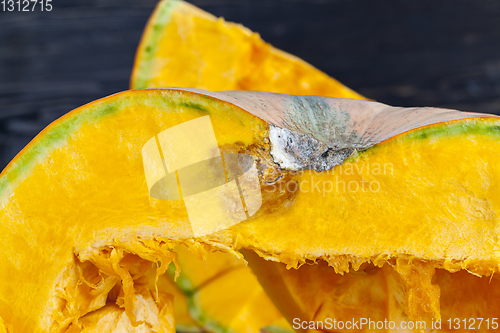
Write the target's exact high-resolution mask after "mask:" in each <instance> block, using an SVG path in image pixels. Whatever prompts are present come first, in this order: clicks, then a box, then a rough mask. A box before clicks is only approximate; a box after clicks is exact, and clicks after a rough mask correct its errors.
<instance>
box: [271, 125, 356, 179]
mask: <svg viewBox="0 0 500 333" xmlns="http://www.w3.org/2000/svg"><path fill="white" fill-rule="evenodd" d="M269 141H270V142H271V156H272V157H273V161H274V162H275V163H276V164H278V165H279V166H280V168H282V169H285V170H293V171H299V170H308V169H314V170H316V171H325V170H329V169H332V168H333V167H334V166H336V165H340V164H342V163H343V162H344V161H345V159H346V158H347V157H349V156H350V155H351V154H352V153H353V152H354V148H340V149H338V148H334V147H329V146H327V145H326V144H324V143H323V142H321V141H319V140H317V139H315V138H313V137H312V136H310V135H307V134H302V133H299V132H295V131H290V130H287V129H285V128H280V127H277V126H275V125H270V129H269Z"/></svg>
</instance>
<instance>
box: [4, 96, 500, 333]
mask: <svg viewBox="0 0 500 333" xmlns="http://www.w3.org/2000/svg"><path fill="white" fill-rule="evenodd" d="M305 100H306V98H304V99H300V98H299V99H298V98H297V97H294V96H288V95H280V94H265V93H260V94H257V93H249V92H233V93H224V94H223V93H211V92H203V91H188V90H179V89H177V90H176V89H151V90H142V91H141V90H137V91H128V92H124V93H121V94H117V95H113V96H110V97H108V98H105V99H102V100H99V101H96V102H93V103H91V104H88V105H86V106H83V107H81V108H79V109H77V110H74V111H72V112H71V113H69V114H67V115H66V116H64V117H63V118H61V119H59V120H58V121H56V122H55V123H53V124H51V125H50V126H49V127H47V128H46V129H45V130H44V131H42V133H41V134H40V135H38V136H37V137H36V138H35V139H34V140H33V141H32V142H31V143H30V144H29V145H28V146H27V147H26V148H25V149H24V150H23V151H22V152H21V153H20V154H19V155H18V156H17V157H16V158H15V159H14V160H13V161H12V162H11V163H10V164H9V166H8V167H7V168H6V169H5V170H4V171H3V173H2V175H1V178H0V189H1V193H0V199H1V200H0V202H1V203H2V210H1V211H0V219H1V221H2V223H1V224H0V228H1V232H2V234H3V235H4V237H3V238H2V242H3V243H2V251H1V252H0V265H1V267H2V268H3V269H2V271H1V273H2V274H1V275H0V316H1V317H2V319H3V320H4V322H5V324H6V327H7V328H8V329H9V330H10V331H13V332H16V331H20V332H24V331H30V332H59V331H64V330H69V331H82V330H84V329H85V327H81V326H82V325H85V324H86V323H87V322H90V324H93V323H95V320H94V319H89V320H88V321H87V319H88V318H89V317H90V316H97V317H98V318H101V317H104V316H110V317H112V316H114V315H116V314H115V313H116V311H121V313H120V318H121V319H122V320H123V321H127V322H126V323H123V324H124V325H125V324H127V325H129V326H134V325H139V326H140V325H146V326H148V327H149V329H150V331H166V332H169V331H173V329H174V324H173V305H172V296H171V295H167V294H164V293H161V292H158V293H157V292H156V290H155V288H154V284H155V283H154V280H153V281H151V280H152V279H149V278H148V274H150V273H151V271H152V270H153V271H156V273H154V274H157V275H161V274H162V273H163V272H164V271H165V270H166V268H167V267H168V265H169V263H170V262H172V261H173V262H175V261H176V256H175V254H174V253H173V252H172V251H171V250H172V249H173V248H174V247H175V246H177V245H179V244H185V245H187V246H188V247H190V248H192V249H196V250H197V251H200V252H206V251H213V250H221V251H224V252H227V253H233V254H235V255H236V256H238V253H237V252H235V250H238V249H248V250H251V251H254V252H255V253H257V254H258V255H260V256H263V257H266V258H268V259H273V260H276V261H279V262H282V263H285V264H287V265H288V266H290V267H298V266H299V265H301V264H305V263H306V262H308V261H311V260H312V261H320V260H324V261H326V262H327V263H328V264H329V265H330V266H333V268H334V269H335V270H336V271H337V272H339V273H342V272H347V271H348V270H349V267H350V265H351V267H352V268H353V269H354V270H356V269H360V268H361V265H362V264H363V263H369V262H373V263H374V264H376V265H382V264H383V263H385V262H389V263H391V261H393V260H396V261H397V262H399V263H400V264H398V265H399V266H397V269H398V270H397V271H398V274H399V275H400V276H402V279H403V280H404V276H405V274H406V273H405V267H407V266H408V265H407V264H408V260H407V258H414V259H415V260H420V261H422V262H424V263H430V265H431V268H430V269H427V268H426V267H422V269H423V271H424V273H425V272H427V273H425V274H420V273H419V269H415V271H416V273H417V274H416V275H415V276H416V277H417V280H418V279H420V278H423V279H424V280H425V281H427V282H429V283H431V280H430V277H431V276H432V274H431V273H432V270H433V269H435V268H439V269H446V270H448V271H452V272H453V271H457V270H459V269H468V270H469V271H472V272H474V273H476V274H479V275H490V274H491V273H493V272H496V270H497V267H498V262H497V259H496V257H495V255H494V254H495V248H496V244H495V243H494V242H491V240H492V239H494V238H495V237H496V236H497V230H496V227H495V224H494V223H492V222H494V221H495V218H496V215H497V209H498V207H500V206H499V202H498V200H499V199H498V198H499V196H498V193H497V192H498V191H499V190H498V188H496V187H495V186H491V184H495V183H496V182H497V179H498V177H499V176H500V170H499V169H498V168H500V167H499V166H498V163H495V162H496V159H497V155H495V154H492V153H491V152H494V151H496V150H497V149H498V148H499V147H498V145H499V140H498V134H499V130H498V129H499V128H500V127H499V123H500V121H499V120H498V118H497V117H487V116H485V115H483V116H480V115H476V114H467V113H459V112H457V113H454V112H451V111H446V112H444V113H442V112H440V110H434V109H427V110H425V109H424V110H418V109H413V110H404V109H398V108H387V107H385V106H383V105H381V104H379V103H373V102H362V101H359V102H358V101H352V100H342V99H327V98H319V97H316V98H315V99H314V100H315V101H316V102H319V101H324V102H325V103H326V104H315V105H318V108H319V107H320V106H321V107H323V108H324V106H325V105H330V106H331V109H330V111H328V114H330V112H333V113H332V114H334V112H335V110H337V111H339V110H340V112H341V113H340V114H351V115H353V116H354V115H356V116H357V119H358V120H359V122H355V123H354V125H353V127H352V128H349V126H346V127H345V131H347V132H348V131H349V130H354V128H355V127H356V126H359V124H360V123H361V124H363V121H362V120H363V118H362V117H360V113H359V112H360V111H363V112H365V114H371V115H373V114H375V113H377V114H379V115H380V116H382V118H380V119H379V118H376V117H375V118H374V119H372V120H370V122H369V123H370V124H373V125H374V127H375V128H379V127H380V126H377V125H376V124H377V121H379V122H380V120H381V119H382V120H384V122H383V123H386V121H385V120H386V118H384V117H383V116H384V115H385V114H387V113H391V115H393V117H392V118H394V119H393V123H392V124H393V125H394V126H391V128H396V129H397V131H400V132H401V134H399V135H397V136H394V137H392V138H390V139H388V140H384V141H383V142H380V143H379V144H375V145H374V146H372V147H371V148H368V149H366V150H363V151H360V152H358V153H357V154H354V155H352V156H351V157H350V158H348V159H347V160H346V161H344V163H343V164H342V165H340V166H338V167H335V168H333V169H330V170H327V171H324V172H309V171H307V170H302V171H296V172H292V171H287V170H283V169H281V168H279V167H278V166H277V164H276V163H273V162H271V161H272V158H270V157H269V153H268V151H269V150H266V149H269V146H270V145H273V143H272V142H273V140H272V138H270V137H269V132H270V131H271V130H270V129H271V127H272V126H277V124H279V122H280V121H282V122H283V123H281V125H283V126H285V125H286V126H290V125H289V124H287V123H286V122H285V120H286V119H289V120H290V118H289V117H296V118H295V120H296V121H295V123H298V119H302V120H304V121H306V120H305V119H304V118H302V117H304V114H301V113H297V108H294V107H293V105H296V106H297V105H304V104H303V103H304V101H305ZM263 102H265V103H263ZM290 103H291V104H290ZM293 103H296V104H293ZM235 104H236V105H238V106H236V105H235ZM285 105H288V106H289V107H290V108H288V109H285V108H284V106H285ZM311 105H313V104H311ZM340 105H341V106H342V107H341V108H340V107H338V108H335V106H340ZM251 106H253V107H251ZM320 110H323V111H325V110H324V109H321V108H320ZM313 111H314V110H313ZM317 111H318V110H317ZM420 111H421V112H422V113H420ZM250 112H252V113H250ZM266 112H268V113H267V116H266ZM325 112H327V111H325ZM207 114H208V115H209V116H210V119H211V122H212V125H213V129H214V132H215V135H216V138H217V142H218V145H219V147H220V149H221V151H223V152H245V153H247V154H253V155H254V156H255V158H256V159H258V160H259V161H260V163H263V166H265V167H266V168H267V169H265V170H267V171H263V173H262V175H267V174H269V172H270V171H273V170H274V171H276V172H280V173H281V174H282V177H281V178H280V180H278V181H277V182H275V183H274V184H273V185H279V182H280V181H282V182H283V185H284V186H286V185H288V184H289V183H291V182H292V181H295V182H296V184H298V185H297V186H299V187H300V185H302V186H303V188H304V189H306V188H307V187H306V186H310V185H307V183H306V181H309V184H310V181H311V177H313V176H315V177H319V179H323V180H331V179H332V175H333V176H339V177H340V180H345V181H358V182H360V178H361V177H364V178H366V179H367V180H368V181H369V180H370V179H372V177H374V176H377V177H378V176H380V177H381V178H380V181H381V188H380V191H375V192H370V193H368V192H363V191H352V190H350V191H342V190H336V192H333V194H334V195H332V196H328V197H323V193H317V192H314V191H309V192H308V191H305V190H303V191H302V192H299V193H291V191H289V192H287V193H285V194H283V193H281V192H280V193H276V192H273V191H270V192H269V191H268V190H269V183H268V182H267V181H266V180H267V178H266V177H261V178H259V180H260V181H261V190H262V195H263V203H262V211H260V212H258V213H257V214H256V215H255V216H254V217H252V218H250V219H249V220H248V221H245V222H242V223H239V224H236V225H234V226H232V227H230V228H227V229H224V230H220V231H218V232H215V233H213V234H209V235H205V236H202V237H193V235H192V231H191V226H190V225H189V220H188V218H187V215H186V211H185V209H184V207H183V205H182V204H181V203H179V202H176V201H164V200H163V201H162V200H156V199H153V198H152V197H151V196H150V195H149V192H148V190H147V189H148V187H147V184H146V179H145V177H144V169H143V162H142V158H141V150H142V148H143V146H144V144H145V143H146V142H147V141H148V140H149V139H150V138H151V137H154V136H155V135H156V134H157V133H159V132H161V131H162V130H164V129H167V128H171V127H172V126H175V125H177V124H180V123H183V122H185V121H188V120H192V119H196V118H200V116H203V115H207ZM410 114H411V115H415V114H416V115H419V114H420V115H422V114H427V116H426V117H423V118H422V119H423V120H422V119H420V118H419V120H418V121H416V122H415V121H412V120H411V119H410V118H411V116H409V115H410ZM256 115H259V117H260V118H259V117H257V116H256ZM277 115H282V116H283V115H288V117H282V118H280V117H278V118H275V116H277ZM405 115H406V116H407V117H405ZM443 115H445V116H446V118H448V119H450V120H449V121H445V122H443V121H437V119H440V120H442V119H443V118H442V117H443ZM306 116H307V115H306ZM263 118H266V119H263ZM377 119H378V120H377ZM402 119H405V120H404V121H401V120H402ZM433 119H434V120H436V123H433V124H431V125H424V126H422V124H423V123H422V121H424V123H427V122H429V121H431V122H432V120H433ZM292 123H294V122H292ZM419 123H420V126H419V125H418V124H419ZM365 124H366V123H365ZM408 124H411V125H410V126H408ZM389 125H390V124H389ZM366 133H368V134H370V135H369V138H370V140H372V139H373V138H378V139H377V140H382V139H383V138H384V137H385V135H386V134H387V131H386V130H382V131H378V132H377V131H376V133H373V132H372V131H371V129H370V126H367V127H366V130H365V134H366ZM319 134H324V133H319ZM365 134H363V132H362V131H361V132H360V137H359V138H357V139H353V140H351V141H349V140H346V141H345V143H346V144H353V143H355V142H365V140H364V138H365ZM349 137H351V136H350V135H349ZM375 141H376V140H375ZM89 142H94V143H95V144H88V143H89ZM408 156H411V159H412V163H408V159H409V157H408ZM450 158H453V161H454V164H453V165H452V166H450V165H449V163H448V162H449V160H450ZM472 161H476V162H477V163H479V164H475V163H473V162H472ZM382 162H383V163H389V162H390V163H392V164H393V166H394V167H393V171H392V172H389V173H386V174H382V175H371V174H370V173H369V172H368V171H367V168H366V165H367V164H369V163H382ZM349 165H352V166H356V165H357V166H358V168H354V170H356V171H355V172H354V174H350V173H347V172H345V170H346V168H348V166H349ZM363 165H364V166H365V167H364V168H363V167H362V166H363ZM480 166H487V169H484V168H481V167H480ZM431 167H432V170H435V171H434V172H429V170H430V169H429V168H431ZM263 170H264V169H263ZM341 171H344V172H343V173H341ZM402 175H404V176H405V177H402ZM445 175H447V177H448V178H445V179H446V181H445V182H443V177H444V176H445ZM281 179H282V180H281ZM417 180H418V181H417ZM422 184H434V187H433V188H431V187H429V186H422ZM382 186H384V187H382ZM464 189H465V190H466V191H464ZM398 193H400V194H404V195H405V196H406V197H405V200H404V201H399V202H397V204H398V205H399V207H400V209H394V207H395V206H394V205H395V203H394V201H395V200H397V195H396V194H398ZM478 198H482V200H479V202H478V201H477V200H478ZM290 199H293V200H290ZM422 201H423V202H422ZM425 203H427V204H425ZM430 203H432V204H430ZM472 203H474V205H473V204H472ZM480 203H483V206H478V204H480ZM486 203H489V204H486ZM360 205H363V209H359V207H360ZM446 206H449V207H452V208H453V210H452V211H453V214H451V213H449V212H450V210H444V211H443V210H442V208H441V207H446ZM315 207H316V209H314V208H315ZM330 207H336V208H337V209H336V210H333V209H332V208H330ZM339 207H342V209H338V208H339ZM477 207H481V210H480V211H479V212H478V210H477ZM371 211H377V212H378V214H377V215H376V216H372V215H373V214H371V213H370V212H371ZM400 211H405V212H409V215H408V216H405V217H402V216H401V214H400V213H399V212H400ZM410 213H411V214H410ZM367 214H369V215H370V216H369V217H368V216H367ZM442 214H445V217H447V218H448V220H445V219H443V216H442ZM446 214H450V215H446ZM421 216H427V220H426V221H424V222H422V219H421ZM452 218H453V219H454V220H452V222H453V223H454V224H453V225H451V226H450V220H449V219H452ZM304 221H306V222H308V223H304ZM347 221H348V222H347ZM387 221H392V222H391V224H390V226H391V227H392V228H387V227H384V226H387ZM464 221H467V223H465V222H464ZM347 223H348V224H349V225H348V226H347V225H346V224H347ZM373 230H377V233H376V234H374V232H373ZM424 231H425V232H426V233H425V235H426V236H427V238H426V239H425V240H422V237H421V236H422V232H424ZM366 239H371V241H370V242H366ZM456 240H458V241H456ZM411 267H413V266H411ZM412 269H413V268H412ZM429 272H430V273H429ZM426 274H427V275H426ZM407 275H408V276H409V277H410V279H408V280H407V284H408V287H409V288H407V289H408V292H409V294H410V295H411V294H412V290H413V289H412V284H411V283H412V281H414V280H415V278H414V276H413V275H412V274H407ZM429 299H430V300H431V301H432V300H435V298H432V297H430V298H429ZM409 303H410V304H409V306H416V311H417V312H416V316H420V315H421V312H422V311H421V310H422V309H420V308H419V307H418V305H419V304H420V302H417V303H416V305H415V304H413V303H411V299H410V302H409ZM145 304H147V305H148V306H149V309H150V311H145V312H141V311H138V309H142V308H144V306H145ZM432 304H435V303H431V305H432ZM155 309H156V310H155ZM430 309H431V312H429V311H426V308H423V312H424V313H425V314H427V313H431V314H432V315H436V313H435V312H432V311H435V310H436V307H433V306H431V307H430ZM110 313H111V314H110ZM106 318H108V317H106ZM106 318H105V319H106ZM89 329H90V328H89Z"/></svg>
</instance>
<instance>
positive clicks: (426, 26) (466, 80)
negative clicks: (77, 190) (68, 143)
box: [0, 0, 500, 169]
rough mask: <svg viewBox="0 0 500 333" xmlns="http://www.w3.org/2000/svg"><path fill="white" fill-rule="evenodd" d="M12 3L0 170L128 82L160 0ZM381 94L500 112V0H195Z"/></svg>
mask: <svg viewBox="0 0 500 333" xmlns="http://www.w3.org/2000/svg"><path fill="white" fill-rule="evenodd" d="M52 2H53V10H52V12H34V13H16V12H1V11H0V169H3V167H4V166H5V165H6V164H7V163H8V162H9V161H10V159H12V157H14V156H15V154H17V152H18V151H19V150H20V149H22V148H23V147H24V145H26V144H27V143H28V142H29V141H30V140H31V139H32V138H33V137H34V136H35V135H36V134H37V133H38V132H39V131H40V130H41V129H43V128H44V127H45V126H46V125H47V124H49V123H50V122H51V121H53V120H54V119H56V118H58V117H60V116H61V115H63V114H64V113H66V112H68V111H70V110H72V109H74V108H76V107H78V106H80V105H82V104H85V103H87V102H90V101H92V100H95V99H97V98H100V97H103V96H106V95H109V94H112V93H115V92H118V91H122V90H125V89H127V88H128V80H129V75H130V71H131V68H132V62H133V58H134V53H135V49H136V47H137V44H138V42H139V38H140V36H141V32H142V29H143V27H144V25H145V23H146V21H147V19H148V17H149V15H150V13H151V11H152V9H153V7H154V5H155V4H156V1H155V0H53V1H52ZM192 3H194V4H195V5H197V6H199V7H201V8H203V9H205V10H207V11H209V12H212V13H213V14H215V15H217V16H224V17H225V18H226V19H227V20H230V21H236V22H241V23H243V24H244V25H246V26H247V27H249V28H251V29H252V30H254V31H257V32H260V33H261V35H262V37H263V38H264V39H265V40H266V41H268V42H270V43H272V44H274V45H275V46H277V47H279V48H281V49H284V50H286V51H288V52H290V53H293V54H295V55H297V56H299V57H301V58H303V59H305V60H306V61H308V62H310V63H312V64H313V65H315V66H316V67H318V68H320V69H321V70H323V71H325V72H326V73H328V74H330V75H332V76H334V77H336V78H338V79H339V80H340V81H341V82H344V83H345V84H346V85H348V86H350V87H351V88H353V89H355V90H357V91H359V92H360V93H362V94H364V95H366V96H368V97H370V98H373V99H375V100H378V101H381V102H385V103H388V104H392V105H400V106H439V107H448V108H456V109H461V110H467V111H482V112H490V113H499V114H500V1H499V0H468V1H463V0H447V1H441V0H389V1H373V0H314V1H304V0H253V1H252V0H241V1H238V0H193V1H192Z"/></svg>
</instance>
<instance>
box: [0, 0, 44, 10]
mask: <svg viewBox="0 0 500 333" xmlns="http://www.w3.org/2000/svg"><path fill="white" fill-rule="evenodd" d="M0 8H1V9H2V11H3V12H34V11H38V10H39V11H41V12H43V11H46V12H50V11H51V10H52V0H1V1H0Z"/></svg>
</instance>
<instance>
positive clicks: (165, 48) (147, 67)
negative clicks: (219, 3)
mask: <svg viewBox="0 0 500 333" xmlns="http://www.w3.org/2000/svg"><path fill="white" fill-rule="evenodd" d="M130 82H131V84H130V86H131V88H132V89H143V88H155V87H167V86H178V87H189V88H200V89H207V90H212V91H217V90H260V91H269V92H278V93H286V94H293V95H319V96H331V97H344V98H362V97H361V95H359V94H358V93H356V92H354V91H352V90H351V89H349V88H347V87H345V86H344V85H342V84H341V83H340V82H338V81H337V80H335V79H333V78H331V77H329V76H328V75H326V74H325V73H323V72H321V71H320V70H318V69H316V68H314V67H313V66H311V65H310V64H308V63H306V62H304V61H303V60H301V59H299V58H297V57H295V56H293V55H291V54H288V53H286V52H284V51H281V50H278V49H276V48H274V47H272V46H271V45H270V44H268V43H266V42H264V41H263V40H262V39H261V38H260V36H259V34H257V33H254V32H252V31H250V30H249V29H247V28H245V27H244V26H242V25H241V24H236V23H231V22H225V21H224V19H222V18H217V17H215V16H213V15H212V14H209V13H207V12H205V11H203V10H201V9H199V8H197V7H195V6H193V5H191V4H189V3H187V2H184V1H180V0H163V1H160V2H159V3H158V5H157V7H156V9H155V11H154V13H153V15H152V16H151V18H150V19H149V22H148V24H147V26H146V29H145V30H144V33H143V36H142V40H141V43H140V45H139V47H138V50H137V54H136V58H135V64H134V69H133V73H132V77H131V80H130ZM173 83H175V84H173Z"/></svg>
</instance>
